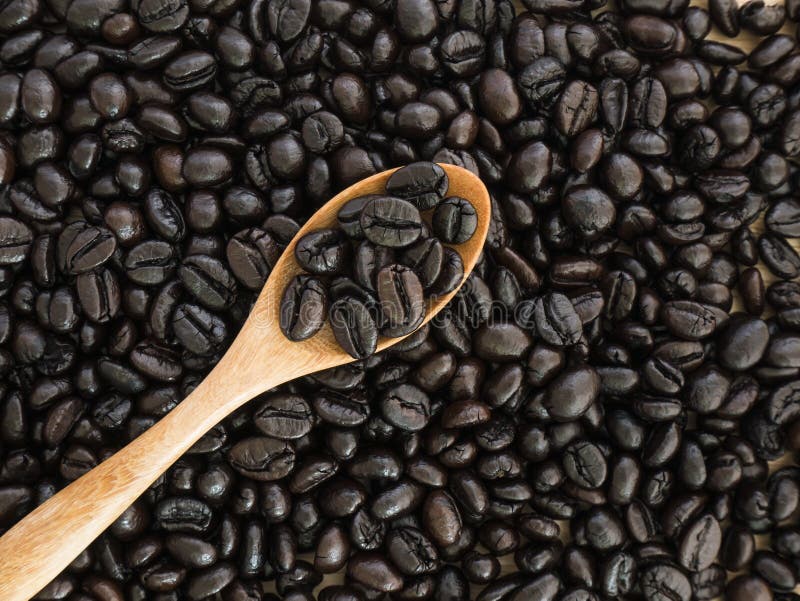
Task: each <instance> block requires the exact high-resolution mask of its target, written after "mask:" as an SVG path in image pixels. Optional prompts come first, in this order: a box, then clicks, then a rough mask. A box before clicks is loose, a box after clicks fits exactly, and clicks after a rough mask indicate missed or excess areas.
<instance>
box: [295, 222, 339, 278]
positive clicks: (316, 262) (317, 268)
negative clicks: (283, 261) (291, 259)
mask: <svg viewBox="0 0 800 601" xmlns="http://www.w3.org/2000/svg"><path fill="white" fill-rule="evenodd" d="M348 251H349V248H348V246H347V243H346V241H345V240H344V237H343V236H342V235H341V233H340V232H338V231H337V230H317V231H314V232H311V233H310V234H306V235H305V236H303V237H302V238H300V240H298V241H297V245H296V246H295V250H294V255H295V258H297V262H298V263H299V264H300V266H301V267H302V268H303V269H305V270H306V271H309V272H311V273H313V274H315V275H333V274H338V273H341V272H342V271H343V269H344V264H345V263H346V262H347V261H348V260H349V253H348Z"/></svg>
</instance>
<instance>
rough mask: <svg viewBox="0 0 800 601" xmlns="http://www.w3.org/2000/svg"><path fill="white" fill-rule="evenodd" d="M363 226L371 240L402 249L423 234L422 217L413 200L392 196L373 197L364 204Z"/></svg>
mask: <svg viewBox="0 0 800 601" xmlns="http://www.w3.org/2000/svg"><path fill="white" fill-rule="evenodd" d="M360 224H361V229H362V231H363V232H364V236H365V237H366V238H367V240H369V241H370V242H373V243H375V244H379V245H381V246H388V247H390V248H403V247H405V246H409V245H411V244H413V243H414V242H416V240H417V239H418V238H419V237H420V235H421V234H422V229H423V226H422V218H421V217H420V214H419V211H418V210H417V209H416V208H415V207H414V205H412V204H411V203H410V202H408V201H405V200H403V199H401V198H396V197H393V196H381V197H378V198H373V199H371V200H370V201H369V202H367V203H366V204H365V205H364V208H363V209H362V211H361V217H360Z"/></svg>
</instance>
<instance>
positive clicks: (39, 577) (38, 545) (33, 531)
mask: <svg viewBox="0 0 800 601" xmlns="http://www.w3.org/2000/svg"><path fill="white" fill-rule="evenodd" d="M268 329H269V328H268ZM260 333H261V334H263V332H259V328H258V327H250V328H248V327H245V328H244V329H243V330H242V332H241V334H240V335H239V337H238V338H237V339H236V340H235V341H234V343H233V345H232V346H231V348H230V349H229V350H228V352H227V353H226V354H225V356H224V357H223V358H222V359H221V360H220V362H219V363H218V364H217V366H216V367H215V368H214V370H213V371H212V372H211V373H210V374H208V376H207V377H206V378H205V379H204V380H203V381H202V382H201V383H200V385H199V386H198V387H197V388H196V389H195V390H194V391H193V392H192V393H191V394H190V395H189V396H188V397H186V398H185V399H184V400H183V401H182V402H181V403H180V404H178V406H176V407H175V408H174V409H173V410H172V411H170V412H169V413H168V414H167V415H166V416H165V417H163V418H162V419H161V420H160V421H159V422H158V423H156V424H155V425H153V426H152V427H151V428H150V429H148V430H147V431H146V432H144V433H143V434H142V435H141V436H139V437H138V438H136V439H135V440H134V441H133V442H131V443H130V444H128V445H127V446H126V447H125V448H123V449H121V450H120V451H118V452H117V453H116V454H114V455H113V456H112V457H110V458H108V459H106V460H105V461H104V462H103V463H101V464H100V465H98V466H97V467H95V468H94V469H92V470H91V471H89V472H88V473H86V474H84V475H83V476H81V477H80V478H78V479H77V480H75V481H74V482H72V483H71V484H69V486H67V487H65V488H64V489H63V490H61V491H59V492H58V493H57V494H56V495H54V496H53V497H52V498H50V499H49V500H47V501H46V502H45V503H43V504H42V505H40V506H39V507H37V508H36V509H34V510H33V511H32V512H31V513H30V514H28V515H27V516H26V517H25V518H24V519H22V520H21V521H20V522H19V523H17V524H16V525H15V526H14V527H13V528H11V529H10V530H9V531H8V532H7V533H6V534H4V535H3V536H2V537H0V599H2V600H3V601H27V600H28V599H30V598H31V597H33V596H34V595H35V594H36V593H37V592H39V590H41V589H42V587H44V586H45V585H46V584H47V583H49V582H50V581H51V580H52V579H53V578H54V577H55V576H57V575H58V574H59V573H60V572H61V571H62V570H63V569H64V568H65V567H67V565H69V563H70V562H71V561H72V560H73V559H74V558H75V557H76V556H77V555H78V554H79V553H80V552H81V551H82V550H83V549H84V548H86V547H87V546H88V545H89V544H90V543H91V542H92V541H93V540H94V539H95V538H97V537H98V536H99V535H100V534H101V533H102V532H103V531H104V530H105V529H106V528H107V527H108V526H109V525H110V524H111V523H112V522H113V521H114V520H115V519H116V518H117V517H118V516H119V515H120V514H121V513H122V512H123V511H124V510H125V509H127V508H128V507H129V506H130V505H131V504H132V503H133V502H134V501H135V500H136V499H137V498H138V497H139V496H140V495H141V494H142V493H144V492H145V491H146V490H147V487H148V486H150V484H152V483H153V482H154V481H155V480H156V479H157V478H158V477H159V476H160V475H161V474H162V473H164V472H165V471H166V470H167V468H169V466H170V465H172V464H173V463H174V462H175V461H176V460H177V459H178V458H179V457H180V456H181V455H183V453H185V452H186V451H187V450H188V449H189V448H190V447H191V446H192V445H193V444H194V443H195V442H196V441H197V440H198V439H199V438H200V437H201V436H203V434H204V433H205V432H207V431H208V430H209V429H211V428H212V427H213V426H214V425H216V424H217V423H218V422H219V421H220V420H222V419H223V418H224V417H225V416H226V415H228V414H229V413H230V412H231V411H233V410H234V409H235V408H236V407H238V406H240V405H242V404H243V403H245V402H246V401H247V400H249V399H251V398H252V397H253V396H255V395H257V394H259V393H260V392H263V391H264V390H269V389H270V388H272V387H274V386H277V385H278V384H280V383H282V382H285V381H287V380H289V379H292V378H293V377H295V375H296V374H295V373H294V372H295V370H293V369H291V368H289V367H288V366H287V365H286V364H285V363H284V362H283V361H282V360H281V359H280V357H281V353H280V352H279V351H278V350H277V349H279V348H280V347H279V346H277V345H276V343H277V342H279V339H278V338H276V337H275V336H267V339H266V340H264V339H263V337H261V336H257V334H260ZM258 338H261V339H260V340H258ZM281 342H282V341H281ZM270 349H272V350H271V352H270ZM269 355H272V356H273V357H274V358H275V359H277V361H273V364H272V366H271V368H269V369H267V367H268V366H265V365H264V364H263V363H262V364H260V365H259V360H261V359H263V358H264V357H265V356H269ZM276 363H277V365H276Z"/></svg>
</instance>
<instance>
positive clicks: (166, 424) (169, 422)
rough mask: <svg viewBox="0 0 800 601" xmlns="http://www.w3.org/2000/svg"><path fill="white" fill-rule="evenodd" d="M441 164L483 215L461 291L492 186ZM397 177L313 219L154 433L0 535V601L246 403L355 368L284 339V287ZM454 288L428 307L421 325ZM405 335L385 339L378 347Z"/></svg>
mask: <svg viewBox="0 0 800 601" xmlns="http://www.w3.org/2000/svg"><path fill="white" fill-rule="evenodd" d="M442 167H443V168H444V170H445V172H446V173H447V176H448V178H449V180H450V188H449V190H448V192H447V195H448V196H461V197H464V198H466V199H468V200H470V201H471V202H472V204H473V205H474V206H475V210H476V212H477V215H478V228H477V231H476V232H475V234H474V235H473V236H472V238H470V239H469V240H468V241H467V242H465V243H464V244H459V245H455V246H453V248H454V249H455V250H457V251H458V253H459V254H460V255H461V258H462V260H463V262H464V280H462V282H461V284H463V283H464V281H465V280H466V276H467V275H469V273H470V272H471V271H472V268H473V267H474V266H475V263H476V262H477V260H478V256H479V255H480V252H481V249H482V248H483V243H484V240H485V239H486V232H487V231H488V229H489V218H490V216H491V205H490V202H489V194H488V192H487V191H486V188H485V187H484V185H483V184H482V183H481V181H480V180H479V179H478V178H477V177H476V176H475V175H473V174H472V173H470V172H469V171H467V170H466V169H462V168H460V167H454V166H452V165H442ZM394 171H395V170H394V169H392V170H389V171H384V172H382V173H378V174H377V175H373V176H372V177H369V178H367V179H364V180H362V181H360V182H358V183H356V184H354V185H352V186H350V187H349V188H347V189H346V190H344V191H343V192H340V193H339V194H337V195H336V196H335V197H334V198H333V199H332V200H330V201H329V202H328V203H327V204H325V206H323V207H322V208H321V209H320V210H319V211H317V212H316V213H315V214H314V215H313V216H312V217H311V219H309V221H308V222H307V223H306V224H305V225H304V226H303V227H302V228H301V229H300V231H299V232H298V234H297V235H296V236H295V237H294V239H293V240H292V241H291V242H290V243H289V246H288V247H287V248H286V250H285V251H284V253H283V255H281V257H280V259H279V260H278V262H277V264H276V265H275V269H273V270H272V274H271V275H270V276H269V279H268V280H267V283H266V284H265V286H264V288H263V290H262V291H261V294H260V295H259V297H258V299H257V300H256V303H255V305H254V306H253V310H252V311H251V312H250V316H249V317H248V318H247V321H245V323H244V325H243V326H242V330H241V331H240V332H239V335H238V336H237V337H236V339H235V340H234V341H233V343H232V344H231V346H230V348H229V349H228V351H227V352H226V353H225V355H224V356H223V357H222V359H221V360H220V362H219V363H218V364H217V366H216V367H215V368H214V369H213V370H212V371H211V373H209V374H208V376H206V378H205V380H203V381H202V382H201V383H200V385H199V386H198V387H197V388H196V389H195V390H194V392H192V393H191V394H190V395H189V396H188V397H186V398H185V399H184V400H183V401H182V402H181V403H180V404H179V405H178V406H177V407H175V409H173V410H172V411H171V412H170V413H169V414H168V415H166V416H165V417H164V418H163V419H161V421H159V422H158V423H157V424H155V425H154V426H153V427H152V428H150V429H149V430H147V431H146V432H145V433H144V434H142V435H141V436H139V437H138V438H137V439H136V440H134V441H133V442H131V443H130V444H129V445H128V446H126V447H125V448H124V449H121V450H120V451H118V452H117V453H116V454H115V455H114V456H112V457H110V458H109V459H107V460H105V461H104V462H103V463H101V464H100V465H98V466H97V467H96V468H94V469H93V470H91V471H90V472H88V473H87V474H84V475H83V476H81V477H80V478H79V479H78V480H76V481H74V482H72V483H71V484H70V485H69V486H67V487H66V488H64V489H63V490H62V491H60V492H59V493H58V494H56V495H55V496H53V497H52V498H51V499H49V500H48V501H47V502H45V503H43V504H42V505H40V506H39V507H37V508H36V509H34V510H33V511H32V512H31V513H30V514H28V516H27V517H25V518H24V519H23V520H22V521H20V522H19V523H18V524H16V525H15V526H14V527H13V528H11V530H9V531H8V532H7V533H6V534H5V535H3V537H2V538H0V599H2V600H3V601H26V600H27V599H29V598H30V597H32V596H33V595H35V594H36V593H37V592H38V591H39V590H40V589H41V588H42V587H44V586H45V585H46V584H47V583H48V582H50V580H52V579H53V578H54V577H55V576H56V575H58V573H59V572H61V571H62V570H63V569H64V568H65V567H67V565H68V564H69V563H70V562H71V561H72V560H73V559H74V558H75V556H77V555H78V554H79V553H80V552H81V551H82V550H83V549H84V548H86V547H87V546H88V545H89V544H90V543H91V542H92V541H93V540H94V539H95V538H96V537H97V536H98V535H100V534H101V533H102V532H103V531H104V530H105V529H106V528H107V527H108V526H109V525H110V524H111V523H112V522H113V521H114V520H115V519H116V518H117V517H118V516H119V515H120V514H121V513H122V512H123V511H124V510H125V509H126V508H127V507H129V506H130V505H131V504H132V503H133V502H134V501H135V500H136V499H137V498H138V497H139V496H140V495H141V494H142V493H143V492H145V490H146V489H147V487H148V486H150V484H152V483H153V481H155V480H156V478H158V477H159V476H160V475H161V474H162V473H163V472H165V471H166V470H167V468H169V466H170V465H172V463H173V462H175V460H177V459H178V458H179V457H180V456H181V455H183V454H184V453H185V452H186V451H187V450H188V449H189V448H190V447H191V446H192V445H193V444H194V443H195V442H196V441H197V440H198V439H199V438H200V437H201V436H203V434H205V433H206V432H207V431H208V430H210V429H211V428H212V427H213V426H214V425H216V424H217V423H218V422H219V421H220V420H222V419H223V418H224V417H225V416H227V415H228V414H230V413H231V412H232V411H234V410H235V409H238V408H239V407H241V406H242V405H243V404H244V403H246V402H247V401H248V400H250V399H252V398H253V397H254V396H256V395H258V394H260V393H262V392H265V391H267V390H269V389H271V388H274V387H275V386H278V385H279V384H283V383H284V382H288V381H289V380H294V379H295V378H298V377H300V376H304V375H307V374H311V373H314V372H316V371H320V370H323V369H328V368H331V367H335V366H337V365H343V364H345V363H350V362H351V361H353V359H352V357H350V356H349V355H348V354H346V353H345V352H344V351H343V350H342V349H341V348H339V346H338V344H337V343H336V341H335V340H334V338H333V332H332V331H331V329H330V326H329V325H327V324H326V325H325V327H324V328H323V329H322V330H321V331H320V332H318V333H317V334H316V335H315V336H313V337H312V338H310V339H308V340H306V341H304V342H290V341H289V340H287V339H286V338H285V337H284V336H283V334H282V333H281V331H280V328H279V327H278V313H279V310H280V302H281V297H282V296H283V291H284V289H285V287H286V285H287V283H288V282H289V281H290V280H291V279H292V277H294V276H295V275H297V274H298V273H300V271H301V269H300V267H299V265H298V264H297V262H296V261H295V258H294V247H295V244H296V243H297V240H298V239H299V238H300V237H301V236H302V235H304V234H306V233H308V232H309V231H310V230H314V229H318V228H324V227H335V226H336V214H337V213H338V211H339V209H340V208H341V206H342V205H343V204H344V203H345V202H347V201H348V200H350V199H351V198H355V197H357V196H362V195H364V194H372V193H377V192H383V190H384V187H385V184H386V180H387V179H388V178H389V175H391V174H392V173H393V172H394ZM459 287H460V285H459ZM457 290H458V289H456V290H454V291H453V292H451V293H450V294H446V295H444V296H442V297H440V298H436V299H432V300H431V301H429V302H428V309H427V313H426V315H425V322H427V321H429V320H430V319H431V318H432V317H433V316H434V315H436V313H437V312H439V311H440V310H441V309H442V308H443V307H444V306H445V305H446V304H447V302H448V301H449V300H450V299H451V298H452V297H453V295H454V294H455V293H456V291H457ZM403 338H404V337H403ZM403 338H384V339H381V340H379V342H378V350H379V351H382V350H384V349H386V348H388V347H390V346H392V345H393V344H395V343H397V342H399V341H400V340H402V339H403Z"/></svg>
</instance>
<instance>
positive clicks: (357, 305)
mask: <svg viewBox="0 0 800 601" xmlns="http://www.w3.org/2000/svg"><path fill="white" fill-rule="evenodd" d="M329 317H330V322H331V328H332V329H333V335H334V336H335V337H336V341H337V342H338V343H339V345H340V346H341V347H342V348H343V349H344V350H345V351H346V352H347V353H349V354H350V355H351V356H353V357H356V358H360V359H363V358H366V357H368V356H370V355H371V354H372V353H374V352H375V348H376V346H377V343H378V327H377V325H376V324H375V319H374V317H373V316H372V313H371V312H370V309H369V308H368V307H367V306H366V305H365V304H364V303H363V302H361V301H360V300H358V299H357V298H355V297H343V298H340V299H339V300H337V301H335V302H334V303H332V304H331V308H330V312H329Z"/></svg>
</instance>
